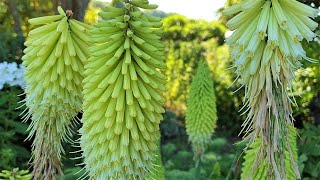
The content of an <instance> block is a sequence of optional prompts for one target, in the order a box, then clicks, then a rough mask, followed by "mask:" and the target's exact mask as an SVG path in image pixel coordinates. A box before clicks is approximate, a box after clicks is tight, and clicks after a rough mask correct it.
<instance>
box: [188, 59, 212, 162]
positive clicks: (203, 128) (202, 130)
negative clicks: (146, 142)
mask: <svg viewBox="0 0 320 180" xmlns="http://www.w3.org/2000/svg"><path fill="white" fill-rule="evenodd" d="M216 122H217V110H216V97H215V93H214V88H213V81H212V79H211V77H210V70H209V67H208V64H207V62H205V61H200V63H199V67H198V69H197V73H196V75H195V76H194V78H193V79H192V83H191V86H190V92H189V97H188V103H187V111H186V128H187V134H188V136H189V141H190V142H191V143H192V149H193V152H194V160H196V162H199V160H200V159H201V157H202V155H203V153H204V151H205V148H206V147H207V145H208V144H209V142H210V139H211V135H212V133H213V131H214V129H215V127H216Z"/></svg>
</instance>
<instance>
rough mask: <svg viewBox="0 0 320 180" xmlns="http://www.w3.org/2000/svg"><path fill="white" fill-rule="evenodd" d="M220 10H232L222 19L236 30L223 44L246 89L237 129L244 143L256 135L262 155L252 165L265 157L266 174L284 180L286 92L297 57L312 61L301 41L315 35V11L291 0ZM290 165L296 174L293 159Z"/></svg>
mask: <svg viewBox="0 0 320 180" xmlns="http://www.w3.org/2000/svg"><path fill="white" fill-rule="evenodd" d="M223 13H224V14H225V15H233V14H237V15H236V16H235V17H233V18H232V19H230V21H228V23H227V26H228V27H229V28H230V29H231V30H235V32H234V33H233V35H232V36H230V37H229V38H228V39H227V40H226V42H227V43H228V44H229V45H230V46H231V47H232V52H231V56H232V58H233V59H234V60H235V63H234V67H235V68H236V73H237V74H238V76H239V77H240V83H241V84H242V85H243V86H244V88H245V100H244V104H245V106H247V107H248V109H247V110H246V111H245V112H244V113H247V114H248V116H247V119H246V120H245V122H244V123H243V131H242V132H244V133H245V140H248V142H249V144H248V146H250V144H252V143H254V142H255V141H256V138H260V139H261V143H260V145H259V148H260V152H261V153H262V155H261V156H257V157H256V161H255V167H258V165H260V164H261V163H262V162H264V159H266V163H267V167H268V172H270V173H268V175H269V176H270V177H275V178H276V179H285V178H286V169H285V166H284V165H283V162H284V156H283V155H284V154H285V149H292V147H291V145H290V143H289V142H290V141H289V139H288V138H289V137H288V133H287V132H288V126H290V125H292V124H293V117H292V109H291V103H295V101H294V99H291V97H290V96H289V93H290V92H291V91H292V80H293V79H294V71H295V70H296V69H297V68H299V67H300V66H301V63H300V62H299V61H301V60H303V59H306V60H308V61H313V60H312V59H310V58H308V57H307V56H306V52H305V51H304V50H303V48H302V46H301V43H300V42H301V41H302V40H303V39H306V40H307V41H312V40H313V38H314V37H316V34H315V33H314V32H313V31H314V30H315V29H316V28H317V27H318V24H317V23H316V22H314V21H313V20H312V19H311V18H314V17H316V16H317V15H318V13H319V11H318V10H316V9H313V8H311V7H309V6H307V5H304V4H302V3H300V2H298V1H296V0H245V1H243V2H241V3H239V4H236V5H234V6H231V7H230V8H227V9H226V10H224V12H223ZM288 152H290V155H291V156H293V153H292V151H288ZM292 159H293V158H292ZM292 167H293V169H294V171H295V174H296V177H297V178H299V177H300V175H299V171H298V169H297V164H296V161H292Z"/></svg>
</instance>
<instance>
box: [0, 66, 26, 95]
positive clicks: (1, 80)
mask: <svg viewBox="0 0 320 180" xmlns="http://www.w3.org/2000/svg"><path fill="white" fill-rule="evenodd" d="M23 73H24V66H22V65H18V64H17V63H15V62H13V63H8V62H2V63H0V90H1V89H3V87H4V85H5V84H7V85H10V86H20V87H22V88H23V87H24V82H23V76H24V75H23Z"/></svg>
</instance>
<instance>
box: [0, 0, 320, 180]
mask: <svg viewBox="0 0 320 180" xmlns="http://www.w3.org/2000/svg"><path fill="white" fill-rule="evenodd" d="M236 2H239V0H227V3H226V6H230V5H231V4H234V3H236ZM317 2H318V1H310V0H308V1H305V2H304V3H307V4H311V3H314V4H313V5H314V6H318V5H319V4H317ZM57 5H62V6H63V7H64V8H69V9H71V8H72V9H74V8H76V7H81V8H79V10H78V9H77V10H78V11H77V14H78V15H75V16H76V18H77V19H79V20H83V19H84V20H85V22H87V23H89V24H94V23H95V22H96V21H97V19H98V17H97V14H98V12H99V11H100V10H101V9H102V8H103V7H104V5H105V2H101V1H95V0H91V1H89V0H81V1H80V0H78V1H77V0H69V1H68V0H54V1H46V0H10V1H8V0H0V87H1V88H0V170H9V171H11V170H12V169H13V168H15V167H18V168H20V169H27V168H28V160H29V158H30V148H31V144H30V141H24V140H25V138H26V137H27V132H26V129H27V127H28V124H27V123H22V122H21V117H19V114H20V113H21V112H22V111H23V110H24V107H22V108H20V109H17V107H19V106H20V105H21V104H19V103H18V102H19V101H21V100H22V99H23V97H22V96H23V95H22V96H18V95H20V94H21V93H22V92H23V91H22V87H21V86H23V83H22V80H21V79H22V72H23V67H21V66H20V65H19V64H20V63H21V60H20V58H21V55H22V49H23V48H24V47H23V42H24V38H25V36H26V34H27V33H28V32H29V30H30V29H31V27H30V25H29V24H28V23H27V20H28V19H29V18H32V17H36V16H43V15H49V14H54V13H55V9H56V8H55V7H56V6H57ZM204 8H205V7H204ZM148 13H149V14H150V15H155V16H159V17H164V19H163V28H164V32H165V33H164V36H163V40H164V43H165V46H166V55H167V60H166V63H167V66H168V68H167V70H166V75H167V76H168V83H167V87H168V91H167V92H166V93H165V97H166V109H167V111H166V113H165V114H164V120H163V122H162V123H161V125H160V126H161V135H162V138H161V151H162V160H163V164H164V167H165V177H166V179H169V180H175V179H179V180H180V179H183V180H188V179H190V180H191V179H192V180H193V179H200V180H202V179H203V180H205V179H239V177H240V174H241V164H242V161H243V160H242V158H239V156H240V155H241V153H242V148H243V147H244V145H243V144H239V145H236V143H237V142H238V141H239V140H240V137H239V136H238V133H239V132H240V129H241V124H242V121H243V120H244V118H245V117H244V116H240V113H239V112H238V110H239V109H240V108H241V107H242V98H243V97H242V94H244V93H243V92H242V91H243V90H242V89H240V91H238V92H237V93H233V92H234V91H236V90H237V89H238V88H239V84H237V83H235V84H233V85H232V82H233V80H234V79H235V78H236V77H235V76H234V74H233V72H232V71H231V70H228V68H229V67H230V66H231V64H232V62H231V60H230V59H229V48H228V47H227V46H226V45H225V44H224V39H225V34H226V35H228V34H230V32H229V31H228V29H227V28H226V27H225V23H226V21H227V18H228V17H223V16H221V17H220V18H219V20H217V21H214V22H207V21H204V20H193V19H189V18H187V17H185V16H183V15H178V14H172V13H170V14H168V13H165V12H162V11H158V10H157V11H148ZM317 22H320V19H319V18H318V19H317ZM317 33H318V34H320V32H317ZM304 48H305V49H306V51H307V55H308V56H309V57H311V58H314V59H320V51H319V49H320V43H319V40H317V41H314V42H310V43H309V44H307V43H306V42H305V43H304ZM199 59H205V60H207V62H208V64H209V67H210V69H211V72H212V74H211V76H212V77H213V79H214V81H215V92H216V98H217V112H218V122H217V128H216V132H215V134H214V136H213V137H212V141H211V143H210V145H209V147H208V149H207V151H206V152H205V154H204V159H203V161H202V163H201V164H200V165H199V166H198V167H195V163H194V162H193V160H192V157H193V154H192V149H191V146H190V144H189V143H188V137H187V134H186V131H185V110H186V97H187V96H188V89H189V88H188V87H189V85H190V82H191V79H192V77H193V75H194V73H195V69H196V68H197V67H196V66H197V61H198V60H199ZM296 75H297V78H296V81H295V91H294V94H293V95H294V96H295V99H296V101H297V104H298V106H296V107H294V117H295V119H296V122H295V125H296V127H297V128H298V129H299V136H298V149H299V167H300V171H301V173H302V177H303V179H305V180H311V179H318V178H319V177H320V153H319V148H320V127H319V124H320V83H319V79H320V67H319V64H311V63H307V62H304V65H303V69H301V70H298V71H297V72H296ZM231 85H232V86H231ZM80 116H81V115H80ZM79 126H80V125H79ZM78 128H79V127H76V128H75V129H74V131H75V132H76V130H77V129H78ZM77 138H78V137H77V134H75V138H74V139H77ZM64 146H65V150H66V156H65V158H64V159H63V161H64V162H63V164H64V171H65V179H66V180H69V179H70V180H72V179H76V178H78V177H80V176H81V175H82V172H81V171H80V169H81V166H77V167H76V164H81V162H82V160H81V159H77V158H75V157H80V153H79V152H78V153H70V152H76V151H78V150H79V149H78V148H77V147H71V146H67V145H64ZM70 158H75V159H74V160H70ZM79 171H80V172H79ZM77 172H79V173H78V174H76V175H74V174H75V173H77ZM0 179H1V177H0Z"/></svg>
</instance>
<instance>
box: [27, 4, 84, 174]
mask: <svg viewBox="0 0 320 180" xmlns="http://www.w3.org/2000/svg"><path fill="white" fill-rule="evenodd" d="M58 9H59V12H60V13H61V14H60V15H55V16H45V17H39V18H34V19H30V20H29V22H30V23H31V24H33V25H41V26H40V27H37V28H35V29H33V30H32V31H30V33H29V37H28V40H27V41H26V42H25V45H26V46H27V48H26V49H25V50H24V53H25V55H24V56H23V57H22V60H23V65H25V66H26V71H25V84H26V89H25V94H26V99H25V103H26V106H27V109H26V110H27V113H26V114H25V115H24V117H23V118H24V119H25V120H27V119H28V118H29V117H30V116H31V117H32V118H31V119H32V122H31V124H30V127H29V130H30V134H29V137H28V138H31V137H32V136H34V141H33V144H32V159H33V162H32V165H33V178H34V179H42V178H43V179H54V176H55V175H56V174H57V173H59V174H62V170H61V165H62V164H61V152H63V149H62V145H61V140H67V138H68V135H71V134H72V132H71V131H70V129H69V128H68V125H69V124H70V123H71V121H72V119H73V118H74V116H76V115H77V113H78V112H79V111H80V110H81V106H82V94H81V92H82V79H83V72H84V67H83V66H84V65H83V64H84V62H85V61H86V60H87V58H88V57H89V56H90V53H89V51H88V47H89V45H88V42H89V41H88V39H89V34H88V31H89V29H90V27H89V26H87V25H85V24H83V23H81V22H78V21H76V20H73V19H71V18H70V16H71V15H70V14H68V16H67V15H66V14H65V13H64V12H63V10H62V9H61V8H60V7H59V8H58Z"/></svg>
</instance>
